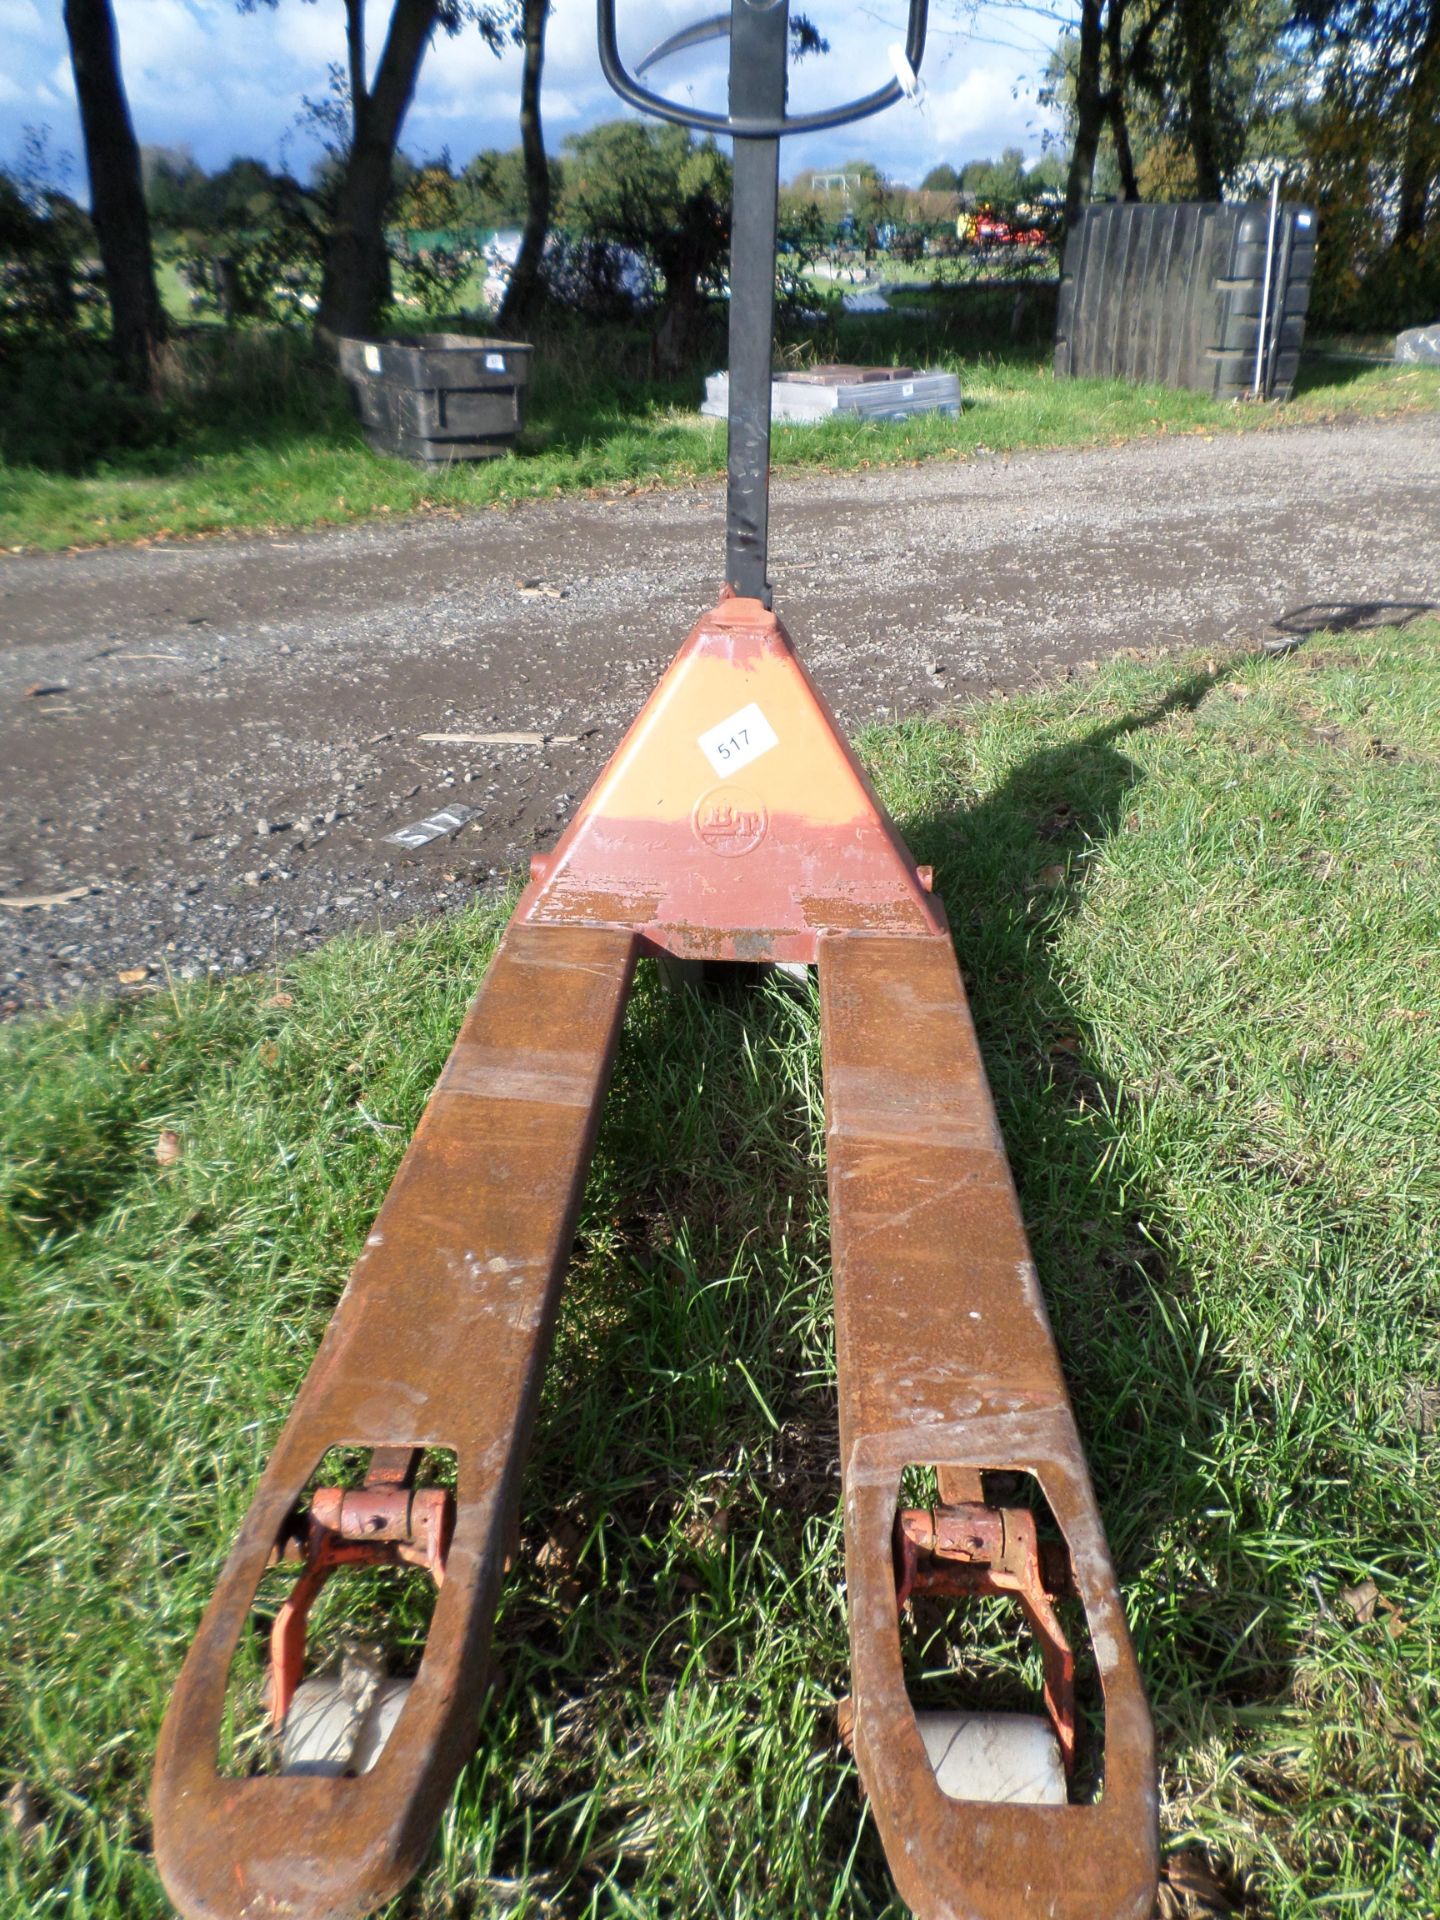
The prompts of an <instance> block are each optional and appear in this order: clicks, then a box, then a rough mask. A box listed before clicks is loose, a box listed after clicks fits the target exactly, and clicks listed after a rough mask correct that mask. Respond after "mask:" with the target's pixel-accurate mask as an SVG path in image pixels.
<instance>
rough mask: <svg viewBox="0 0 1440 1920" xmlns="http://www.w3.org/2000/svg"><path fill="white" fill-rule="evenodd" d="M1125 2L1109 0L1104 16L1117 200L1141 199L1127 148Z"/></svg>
mask: <svg viewBox="0 0 1440 1920" xmlns="http://www.w3.org/2000/svg"><path fill="white" fill-rule="evenodd" d="M1124 35H1125V0H1110V4H1109V6H1108V7H1107V9H1106V14H1105V62H1106V70H1107V78H1108V81H1109V85H1108V87H1107V89H1106V99H1105V117H1106V118H1107V119H1108V121H1109V122H1110V134H1111V137H1112V139H1113V140H1114V142H1115V160H1116V164H1117V165H1118V166H1119V169H1120V197H1121V198H1122V199H1123V200H1138V199H1139V198H1140V183H1139V182H1138V181H1137V180H1136V178H1135V156H1134V154H1133V153H1132V151H1131V148H1130V122H1129V118H1128V116H1127V114H1126V110H1125V87H1126V82H1127V80H1128V78H1129V75H1128V73H1127V70H1126V65H1125V39H1124Z"/></svg>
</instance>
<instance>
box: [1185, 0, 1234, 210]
mask: <svg viewBox="0 0 1440 1920" xmlns="http://www.w3.org/2000/svg"><path fill="white" fill-rule="evenodd" d="M1179 26H1180V35H1181V41H1182V45H1183V48H1184V62H1185V68H1184V71H1185V96H1186V111H1185V119H1186V125H1187V127H1188V129H1189V133H1190V152H1191V155H1192V157H1193V159H1194V161H1195V185H1196V194H1197V197H1198V198H1199V199H1201V200H1219V199H1220V198H1221V197H1222V189H1223V186H1224V182H1223V181H1222V179H1221V177H1220V141H1219V129H1218V127H1217V125H1216V118H1215V72H1214V62H1215V60H1216V58H1217V56H1218V54H1219V49H1220V34H1219V32H1218V30H1217V29H1218V19H1217V12H1216V8H1215V4H1214V0H1181V5H1180V10H1179Z"/></svg>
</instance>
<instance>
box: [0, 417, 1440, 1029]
mask: <svg viewBox="0 0 1440 1920" xmlns="http://www.w3.org/2000/svg"><path fill="white" fill-rule="evenodd" d="M722 515H723V497H722V494H721V491H720V490H719V489H718V488H717V487H714V486H710V485H707V486H704V487H697V488H693V489H689V490H679V491H671V492H664V493H648V494H644V493H642V494H635V495H632V496H625V497H620V498H608V499H603V500H575V499H566V500H558V501H554V502H545V503H541V504H537V505H532V506H525V507H520V508H513V509H509V510H504V511H496V512H488V513H478V514H473V515H469V516H466V517H463V518H453V519H451V518H425V519H418V520H407V521H399V522H395V523H393V524H392V523H387V522H385V521H380V522H372V523H369V524H366V525H362V526H357V527H353V528H346V529H343V530H340V531H332V532H323V533H316V534H308V535H307V534H288V535H281V536H276V537H274V538H261V539H255V540H246V541H218V540H217V541H212V542H208V543H201V544H195V545H171V546H166V545H160V546H152V547H148V548H120V549H112V550H107V551H103V552H97V553H93V554H85V555H80V556H63V555H62V556H44V557H17V558H10V559H7V560H4V561H3V562H0V764H3V765H4V767H5V769H6V776H5V780H4V784H3V792H0V900H9V901H12V902H13V901H14V900H15V898H16V897H17V896H19V897H22V898H24V897H31V896H35V895H54V894H63V893H66V892H69V891H70V890H72V889H77V888H84V889H87V891H86V892H84V893H83V894H80V895H78V896H77V897H76V898H74V899H71V900H68V901H63V902H61V903H59V904H56V905H54V906H50V907H32V908H29V909H27V910H19V909H17V908H16V907H15V906H14V905H10V906H3V905H0V1010H3V1011H5V1012H13V1011H15V1010H16V1009H17V1008H19V1007H21V1006H24V1005H30V1004H34V1003H36V1002H41V1001H45V1000H49V999H54V998H57V997H60V996H63V995H65V994H68V993H72V992H74V991H75V990H76V989H77V988H80V987H82V986H86V985H98V986H102V987H111V986H113V985H114V984H115V982H116V980H117V976H119V975H120V974H121V973H122V972H128V971H132V970H138V969H141V968H146V969H150V970H151V972H152V974H153V973H155V972H158V971H161V970H162V969H163V967H164V966H166V965H168V966H169V967H170V968H171V969H172V970H173V972H174V973H175V974H177V975H179V976H186V977H188V976H193V975H195V974H197V973H204V972H206V971H207V970H208V971H211V972H219V971H225V970H229V969H236V968H244V967H250V966H254V965H256V964H257V963H261V962H265V961H269V960H270V959H272V958H273V957H274V956H276V955H281V956H283V955H284V954H286V953H289V952H292V951H294V950H296V949H297V948H302V947H306V946H312V945H314V944H316V943H317V942H318V941H320V940H322V939H325V938H327V937H329V936H330V935H331V934H333V933H336V932H338V931H340V930H341V929H342V928H345V927H351V926H358V925H361V924H365V925H372V926H373V925H375V924H376V923H377V922H378V923H381V924H390V923H394V922H396V921H399V920H403V919H406V918H409V917H410V916H412V915H415V914H418V913H425V912H434V911H436V910H437V909H443V908H445V907H449V906H454V905H458V904H459V903H460V902H461V901H463V900H464V899H466V898H467V897H468V896H469V895H470V893H471V892H472V891H473V889H474V888H475V887H476V886H486V885H493V884H496V883H497V882H498V881H499V880H500V879H501V877H502V876H504V875H505V874H506V873H507V872H508V871H509V870H511V869H513V868H514V867H516V866H518V865H523V864H524V863H525V862H526V861H527V860H528V858H529V856H530V854H531V853H533V852H534V851H535V850H536V849H537V848H541V847H544V846H547V845H548V844H549V843H550V842H551V841H552V840H553V838H554V836H555V835H556V833H557V832H558V830H559V828H560V826H561V824H562V823H563V822H564V820H565V819H566V818H567V817H568V815H569V814H570V812H571V810H572V808H573V807H574V805H575V803H576V801H577V800H578V799H579V798H580V797H581V796H582V795H583V794H584V792H585V790H586V789H587V787H588V786H589V785H590V783H591V781H592V780H593V779H594V777H595V775H596V773H597V772H598V770H599V768H600V766H601V765H602V764H603V761H604V758H605V755H606V754H607V753H608V752H609V750H610V749H611V747H612V746H613V745H614V743H615V741H616V739H617V738H618V737H619V734H620V732H621V731H622V729H623V726H624V724H625V722H626V721H627V720H628V718H629V717H630V716H631V714H632V713H633V712H634V711H635V709H636V707H637V706H638V705H639V703H640V701H641V700H642V699H643V697H644V695H645V694H646V692H647V691H648V690H649V688H650V686H651V685H652V684H653V682H654V680H655V678H656V676H657V674H658V673H659V671H660V670H661V668H662V667H663V666H664V665H665V663H666V661H667V660H668V658H669V657H670V655H671V653H672V652H673V651H674V649H675V647H676V646H677V645H678V643H679V641H680V640H681V639H682V638H683V636H684V634H685V632H686V630H687V628H688V627H689V625H690V624H691V622H692V621H693V619H694V618H695V617H696V615H697V614H699V613H700V612H701V611H702V610H703V609H704V608H705V607H706V606H707V605H708V604H710V602H711V601H712V600H713V598H714V595H715V590H716V586H717V582H718V578H719V570H720V563H721V551H722ZM772 551H773V553H774V556H775V562H774V566H773V569H772V571H773V576H774V579H775V583H776V604H777V607H778V608H779V609H780V610H781V611H782V612H783V614H784V616H785V619H786V622H787V624H788V625H789V627H790V629H791V631H792V633H793V634H794V635H795V637H796V639H797V641H798V642H799V644H800V646H801V648H802V650H803V652H804V654H805V657H806V659H807V661H808V662H809V664H810V666H811V667H812V668H813V670H814V671H815V673H816V675H817V677H818V679H819V681H820V683H821V685H822V686H823V688H824V689H825V691H826V693H827V694H828V696H829V697H830V699H831V701H832V702H833V703H834V705H835V706H836V707H837V709H838V710H839V713H840V716H841V718H842V720H843V721H844V722H845V723H846V724H847V725H849V726H851V727H854V726H857V725H859V724H861V723H862V722H864V721H867V720H871V719H875V718H877V717H879V716H882V715H885V714H890V713H904V714H909V713H915V712H919V711H923V710H927V709H933V708H936V707H941V706H944V705H945V704H946V703H947V702H950V701H953V700H957V699H965V698H969V697H972V696H974V695H977V694H984V693H986V692H988V691H990V690H992V689H997V688H1010V687H1015V686H1019V685H1021V684H1025V683H1029V682H1034V681H1044V680H1054V679H1058V678H1060V677H1061V676H1063V675H1064V674H1066V673H1067V672H1070V671H1073V670H1074V669H1075V668H1076V667H1077V666H1079V665H1081V664H1082V663H1084V662H1087V661H1091V660H1094V659H1097V658H1099V657H1101V656H1103V655H1105V654H1107V653H1110V652H1113V651H1115V650H1116V649H1118V648H1121V647H1145V648H1149V647H1156V646H1162V647H1164V646H1174V647H1182V646H1188V645H1192V644H1196V645H1203V646H1207V647H1216V648H1219V647H1226V646H1231V645H1243V644H1251V643H1254V642H1256V641H1258V640H1264V639H1267V638H1269V639H1273V638H1274V637H1275V636H1276V635H1277V633H1279V632H1282V631H1287V630H1303V629H1304V628H1306V627H1307V625H1311V624H1318V623H1319V620H1320V613H1319V611H1318V610H1319V609H1321V608H1324V607H1327V606H1338V607H1340V609H1341V613H1340V618H1341V620H1342V622H1344V623H1349V624H1365V623H1368V624H1376V623H1378V621H1379V619H1380V618H1381V617H1383V616H1382V611H1381V609H1383V606H1384V605H1385V604H1390V605H1392V606H1398V607H1399V608H1401V609H1402V610H1403V609H1406V608H1409V607H1413V606H1415V605H1417V604H1425V603H1436V602H1440V416H1436V415H1428V416H1424V417H1416V418H1410V419H1406V420H1400V421H1395V422H1390V423H1381V424H1355V425H1344V426H1336V427H1326V428H1299V429H1293V430H1283V431H1271V432H1266V433H1252V434H1244V435H1235V436H1219V437H1216V438H1213V439H1210V438H1201V437H1186V438H1176V439H1159V440H1153V441H1142V442H1136V443H1132V444H1130V445H1126V446H1120V447H1115V448H1108V449H1102V450H1100V451H1087V452H1079V453H1073V452H1052V453H1034V454H1026V455H1022V456H1016V457H1013V458H1011V459H1008V460H1002V459H999V458H988V459H985V458H982V459H979V460H974V461H969V462H966V463H963V464H958V463H957V464H954V465H949V464H929V465H923V466H918V467H913V468H902V469H892V470H884V471H877V472H870V473H852V474H844V475H840V476H813V477H808V476H807V477H802V478H790V477H787V478H784V479H781V480H779V481H777V483H776V486H775V498H774V513H773V522H772ZM466 732H471V733H473V732H486V733H501V732H518V733H529V734H540V735H543V736H546V737H547V742H548V743H547V744H544V745H519V744H512V745H489V746H465V745H452V744H445V743H429V744H427V743H425V742H423V741H422V740H421V739H420V735H421V734H424V733H466ZM567 736H573V737H567ZM456 803H459V804H460V805H463V806H466V807H469V808H472V809H474V813H473V817H472V818H470V820H469V821H468V822H467V824H466V825H465V826H464V827H463V829H462V830H461V831H460V832H459V833H458V834H456V835H454V836H453V837H447V838H442V839H440V840H437V841H434V842H432V843H431V844H430V845H428V846H426V847H423V848H420V849H418V850H416V851H413V852H411V851H406V850H404V849H402V848H400V847H397V846H395V845H391V844H387V842H386V838H385V836H386V835H388V834H390V833H393V832H394V831H395V830H396V829H397V828H399V827H402V826H404V825H406V824H408V823H410V822H412V821H417V820H420V819H421V818H423V817H424V816H425V815H427V814H430V813H432V812H434V811H435V810H436V809H437V808H440V807H444V806H446V805H453V804H456Z"/></svg>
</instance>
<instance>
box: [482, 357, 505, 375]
mask: <svg viewBox="0 0 1440 1920" xmlns="http://www.w3.org/2000/svg"><path fill="white" fill-rule="evenodd" d="M485 369H486V372H487V373H503V372H504V371H505V356H504V354H503V353H487V354H486V356H485Z"/></svg>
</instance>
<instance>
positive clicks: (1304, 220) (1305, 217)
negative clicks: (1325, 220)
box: [1295, 213, 1310, 227]
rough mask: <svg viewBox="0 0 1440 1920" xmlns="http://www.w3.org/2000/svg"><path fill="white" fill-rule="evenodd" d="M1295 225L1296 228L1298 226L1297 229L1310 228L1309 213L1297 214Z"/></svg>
mask: <svg viewBox="0 0 1440 1920" xmlns="http://www.w3.org/2000/svg"><path fill="white" fill-rule="evenodd" d="M1295 224H1296V226H1297V227H1308V226H1309V224H1310V216H1309V214H1308V213H1297V214H1296V216H1295Z"/></svg>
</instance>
